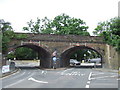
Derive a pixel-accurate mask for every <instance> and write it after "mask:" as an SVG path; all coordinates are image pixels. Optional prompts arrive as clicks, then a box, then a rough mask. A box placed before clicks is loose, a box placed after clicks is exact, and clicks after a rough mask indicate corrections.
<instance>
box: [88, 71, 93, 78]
mask: <svg viewBox="0 0 120 90" xmlns="http://www.w3.org/2000/svg"><path fill="white" fill-rule="evenodd" d="M91 76H92V72H90V74H89V77H88V80H91Z"/></svg>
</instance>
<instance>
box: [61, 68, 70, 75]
mask: <svg viewBox="0 0 120 90" xmlns="http://www.w3.org/2000/svg"><path fill="white" fill-rule="evenodd" d="M69 70H72V69H67V70H64V71H63V72H61V75H64V73H65V72H66V71H69Z"/></svg>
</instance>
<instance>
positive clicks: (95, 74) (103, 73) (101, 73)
mask: <svg viewBox="0 0 120 90" xmlns="http://www.w3.org/2000/svg"><path fill="white" fill-rule="evenodd" d="M100 74H104V73H98V74H92V75H100Z"/></svg>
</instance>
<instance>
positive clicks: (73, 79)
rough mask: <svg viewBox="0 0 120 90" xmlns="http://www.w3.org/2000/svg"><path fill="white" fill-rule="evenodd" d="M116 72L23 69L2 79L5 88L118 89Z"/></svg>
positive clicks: (77, 69)
mask: <svg viewBox="0 0 120 90" xmlns="http://www.w3.org/2000/svg"><path fill="white" fill-rule="evenodd" d="M117 77H118V74H117V73H116V72H108V71H100V70H95V69H91V68H68V69H57V70H41V69H38V68H35V67H34V68H33V67H24V68H21V69H20V70H19V71H18V72H17V73H15V74H13V75H10V76H7V77H4V78H3V79H2V87H3V88H118V79H117Z"/></svg>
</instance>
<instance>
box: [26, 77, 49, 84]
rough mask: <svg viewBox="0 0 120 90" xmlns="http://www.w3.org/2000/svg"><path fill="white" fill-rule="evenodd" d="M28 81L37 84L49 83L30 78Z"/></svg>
mask: <svg viewBox="0 0 120 90" xmlns="http://www.w3.org/2000/svg"><path fill="white" fill-rule="evenodd" d="M28 80H31V81H34V82H37V83H48V82H45V81H39V80H36V79H34V78H32V77H31V78H29V79H28Z"/></svg>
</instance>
